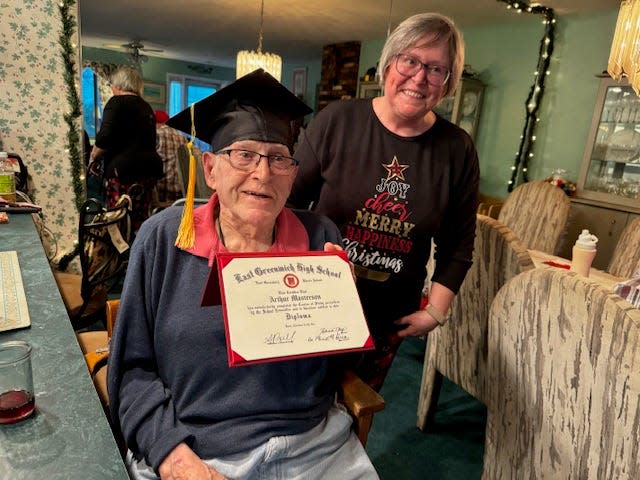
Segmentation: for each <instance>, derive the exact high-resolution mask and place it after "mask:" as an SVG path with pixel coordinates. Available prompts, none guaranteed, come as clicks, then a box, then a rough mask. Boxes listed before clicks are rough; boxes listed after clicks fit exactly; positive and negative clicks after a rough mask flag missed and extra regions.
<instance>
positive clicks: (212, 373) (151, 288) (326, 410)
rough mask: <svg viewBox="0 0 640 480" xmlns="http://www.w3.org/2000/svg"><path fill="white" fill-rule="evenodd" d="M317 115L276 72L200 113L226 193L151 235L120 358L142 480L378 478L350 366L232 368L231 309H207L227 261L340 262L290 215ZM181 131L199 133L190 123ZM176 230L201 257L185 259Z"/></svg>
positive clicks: (113, 363) (305, 216)
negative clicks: (351, 410)
mask: <svg viewBox="0 0 640 480" xmlns="http://www.w3.org/2000/svg"><path fill="white" fill-rule="evenodd" d="M309 112H310V109H309V107H307V106H306V105H305V104H304V103H303V102H301V101H300V100H298V99H297V98H296V97H295V96H294V95H293V94H292V93H290V92H289V91H288V90H287V89H286V88H285V87H284V86H282V85H281V84H280V83H278V81H277V80H275V79H274V78H273V77H271V76H270V75H269V74H267V73H265V72H264V71H263V70H256V71H255V72H253V73H251V74H249V75H246V76H244V77H241V78H240V79H238V80H236V81H235V82H234V83H232V84H230V85H228V86H227V87H225V88H223V89H221V90H219V91H218V92H216V93H214V94H213V95H211V96H209V97H207V98H206V99H204V100H201V101H200V102H198V103H196V104H195V105H194V106H193V114H194V128H195V130H196V136H198V137H199V138H200V139H202V140H205V141H208V142H210V144H211V151H209V152H206V153H204V155H203V157H202V164H203V167H204V173H205V177H206V180H207V184H208V185H209V186H210V187H211V188H212V189H215V191H216V193H214V194H213V195H212V196H211V198H210V199H209V203H208V204H206V205H202V206H200V207H198V208H196V209H195V210H194V211H193V215H192V216H191V215H189V213H183V209H182V208H181V207H175V206H174V207H169V208H167V209H165V210H162V211H161V212H160V213H157V214H156V215H153V216H152V217H151V218H149V219H148V220H147V221H146V222H145V223H144V224H143V225H142V228H141V229H140V231H139V233H138V236H137V237H136V241H135V242H134V243H133V246H132V250H131V256H130V260H129V266H128V269H127V275H126V278H125V282H124V288H123V292H122V296H121V302H120V308H119V311H118V319H117V321H116V325H115V329H114V333H113V339H112V341H111V345H110V356H109V369H108V391H109V398H110V402H109V403H110V409H111V418H112V420H113V423H114V425H115V428H116V429H118V430H119V431H121V433H122V436H123V438H124V441H125V443H126V445H127V446H128V448H129V452H128V454H127V465H128V468H129V472H130V475H131V477H132V478H135V479H142V478H145V479H155V478H158V477H160V478H162V479H163V480H164V479H211V478H214V479H219V478H229V479H245V478H246V479H255V478H268V479H288V480H289V479H300V480H302V479H305V480H313V479H318V480H320V479H330V478H340V479H343V480H348V479H353V480H355V479H361V480H366V479H377V478H378V476H377V474H376V473H375V470H374V468H373V466H372V464H371V462H370V460H369V458H368V457H367V455H366V453H365V451H364V449H363V447H362V445H361V444H360V442H359V440H358V438H357V436H356V435H355V433H354V432H353V430H352V429H351V417H350V416H349V414H348V413H347V412H345V411H344V410H343V409H341V408H340V407H339V406H338V405H337V404H336V403H335V397H336V391H337V388H338V383H339V381H340V380H341V378H342V375H341V373H342V370H341V367H342V366H343V365H344V359H342V358H341V356H340V355H333V356H325V357H322V356H321V357H314V358H302V359H297V360H285V361H280V362H275V363H265V364H255V365H249V366H242V367H235V368H230V367H229V365H228V363H227V345H226V337H225V328H224V319H223V315H222V307H221V305H213V306H201V305H200V300H199V299H200V298H201V295H200V294H201V291H202V290H203V289H204V287H205V282H206V281H207V278H208V277H209V276H210V275H214V276H216V275H217V272H216V271H215V267H214V269H213V270H212V268H211V267H210V266H211V265H212V262H213V261H214V258H215V255H216V253H218V252H227V251H231V252H287V251H292V252H300V251H307V250H326V251H331V250H336V249H340V247H339V246H337V245H335V244H336V243H339V242H340V234H339V232H338V229H337V227H336V226H335V225H334V224H333V223H332V222H331V221H330V220H329V219H328V218H326V217H322V216H320V215H317V214H315V213H313V212H308V211H300V212H296V213H294V212H293V211H291V210H289V209H286V208H284V205H285V202H286V200H287V197H288V195H289V192H290V190H291V185H292V183H293V179H294V178H295V176H296V173H297V170H298V167H297V165H298V162H296V160H295V159H293V158H292V157H291V146H292V145H293V142H294V138H293V135H292V130H291V120H294V119H296V118H298V117H301V116H303V115H305V114H307V113H309ZM168 123H169V125H171V126H173V127H175V128H177V129H179V130H181V131H184V132H190V131H191V113H190V109H188V110H186V111H183V112H181V113H179V114H178V115H176V116H174V117H173V118H172V119H171V120H170V121H169V122H168ZM193 180H194V179H190V181H193ZM184 212H189V209H188V208H187V207H185V209H184ZM181 216H183V218H182V221H184V222H185V223H181ZM191 217H192V218H191ZM190 221H192V222H193V223H191V222H190ZM179 224H180V228H179ZM177 230H180V233H181V234H182V233H185V232H189V231H190V232H193V233H194V238H195V240H194V241H193V243H192V242H190V241H187V239H186V238H184V237H182V236H181V235H179V237H178V245H179V246H174V242H175V239H176V231H177ZM187 237H188V235H187ZM207 290H209V289H207Z"/></svg>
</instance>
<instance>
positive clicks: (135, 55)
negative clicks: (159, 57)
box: [105, 40, 164, 63]
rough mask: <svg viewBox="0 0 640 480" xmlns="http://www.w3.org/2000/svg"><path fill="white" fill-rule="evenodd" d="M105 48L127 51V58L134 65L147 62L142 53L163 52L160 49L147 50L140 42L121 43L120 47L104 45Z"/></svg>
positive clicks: (147, 58)
mask: <svg viewBox="0 0 640 480" xmlns="http://www.w3.org/2000/svg"><path fill="white" fill-rule="evenodd" d="M105 47H111V48H122V49H125V50H126V51H127V53H128V54H129V57H130V58H131V59H132V60H133V61H134V62H136V63H144V62H146V61H147V60H149V57H147V56H146V55H145V54H144V52H163V51H164V50H162V49H160V48H147V47H145V46H144V44H143V43H142V42H141V41H140V40H133V41H131V42H129V43H123V44H121V45H117V44H106V45H105Z"/></svg>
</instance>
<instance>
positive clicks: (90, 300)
mask: <svg viewBox="0 0 640 480" xmlns="http://www.w3.org/2000/svg"><path fill="white" fill-rule="evenodd" d="M130 213H131V198H130V197H129V196H128V195H123V196H121V197H120V200H119V201H118V204H117V205H116V207H114V208H112V209H107V208H105V207H104V206H103V205H102V203H101V202H100V201H98V200H96V199H93V198H92V199H89V200H87V201H86V202H85V203H84V204H83V206H82V209H81V212H80V221H79V225H78V243H79V245H80V251H79V255H80V267H81V270H82V273H81V274H76V273H68V272H61V271H56V272H54V277H55V279H56V283H57V284H58V288H59V289H60V294H61V295H62V299H63V301H64V304H65V306H66V308H67V312H68V314H69V318H70V320H71V323H72V325H73V328H74V329H75V330H79V329H82V328H84V327H86V326H88V325H90V324H92V323H95V322H96V321H98V320H101V319H102V318H103V315H104V309H105V305H106V301H107V294H108V293H109V291H110V290H111V289H112V288H113V286H114V285H115V284H117V283H118V282H119V281H120V280H121V279H122V277H123V275H124V272H125V270H126V267H127V262H128V258H129V257H128V256H129V245H130V243H131V238H132V231H131V216H130Z"/></svg>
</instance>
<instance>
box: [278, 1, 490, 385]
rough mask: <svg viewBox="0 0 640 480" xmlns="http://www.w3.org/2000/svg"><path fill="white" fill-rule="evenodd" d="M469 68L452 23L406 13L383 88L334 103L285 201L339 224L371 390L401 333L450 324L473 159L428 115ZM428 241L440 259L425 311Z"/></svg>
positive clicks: (465, 258)
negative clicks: (366, 333) (365, 327)
mask: <svg viewBox="0 0 640 480" xmlns="http://www.w3.org/2000/svg"><path fill="white" fill-rule="evenodd" d="M463 65H464V44H463V40H462V35H461V33H460V32H459V31H458V29H457V28H456V26H455V25H454V23H453V21H452V20H451V19H449V18H448V17H445V16H443V15H439V14H436V13H423V14H418V15H414V16H412V17H410V18H408V19H406V20H405V21H403V22H402V23H401V24H400V25H399V26H398V27H397V28H396V29H395V30H394V32H393V33H392V34H391V35H390V36H389V37H388V38H387V41H386V42H385V45H384V47H383V50H382V53H381V56H380V61H379V66H380V70H379V73H380V77H381V83H382V86H383V88H384V93H383V95H382V96H381V97H378V98H373V99H355V100H342V101H336V102H333V103H330V104H329V105H328V106H327V107H325V108H324V109H323V110H322V111H321V112H320V113H319V114H318V115H317V116H316V117H315V119H314V120H313V121H312V122H311V124H310V125H309V127H308V128H307V129H306V130H305V131H304V133H303V135H302V138H301V141H300V143H299V146H298V148H297V149H296V151H295V158H296V159H297V160H298V161H300V171H299V172H298V175H297V177H296V180H295V182H294V185H293V188H292V191H291V196H290V198H289V204H290V205H291V206H293V207H299V208H307V207H308V206H309V205H310V204H311V203H312V209H313V210H314V211H315V212H318V213H321V214H324V215H327V216H328V217H329V218H331V219H332V220H333V221H334V222H336V224H337V225H338V227H339V228H340V230H341V233H342V236H343V238H344V243H343V246H344V248H345V250H346V251H347V253H348V255H349V259H350V260H351V261H352V262H353V263H354V264H355V271H356V275H357V277H358V279H357V286H358V291H359V293H360V298H361V301H362V303H363V308H364V311H365V315H366V316H367V320H368V322H369V328H370V329H371V331H372V334H373V337H374V343H375V345H376V350H375V352H373V353H371V354H369V353H367V354H365V355H364V356H363V357H362V358H360V359H359V363H358V367H357V369H356V373H357V374H358V375H359V376H360V377H361V378H362V379H363V380H365V381H366V382H368V383H369V384H370V385H371V386H372V387H373V388H375V389H379V388H380V387H381V386H382V383H383V380H384V378H385V376H386V374H387V372H388V369H389V367H390V365H391V361H392V359H393V358H394V355H395V353H396V351H397V349H398V347H399V345H400V342H401V340H402V338H404V337H407V336H422V335H425V334H426V333H428V332H429V331H431V330H432V329H434V328H436V327H437V326H438V325H439V324H441V323H444V321H445V320H446V318H447V316H446V315H447V311H448V310H449V306H450V304H451V301H452V299H453V297H454V295H455V294H456V293H457V291H458V289H459V287H460V285H461V283H462V281H463V279H464V277H465V275H466V272H467V270H468V269H469V267H470V266H471V258H472V252H473V242H474V235H475V218H476V217H475V215H476V208H477V197H478V182H479V166H478V157H477V154H476V150H475V147H474V145H473V142H472V140H471V138H470V137H469V135H467V134H466V133H465V132H464V131H463V130H462V129H460V128H458V127H457V126H455V125H453V124H452V123H450V122H448V121H447V120H445V119H444V118H442V117H440V116H439V115H437V114H436V113H435V112H434V111H433V109H434V107H436V105H438V103H439V102H440V101H441V100H442V98H444V97H445V96H447V95H451V94H453V92H454V91H455V89H456V87H457V85H458V82H459V80H460V77H461V75H462V70H463ZM432 238H433V239H435V243H436V245H437V250H436V253H435V259H436V266H435V272H434V274H433V277H432V279H431V282H432V286H431V290H430V292H429V296H428V299H429V305H428V306H427V309H426V310H421V309H420V303H421V294H422V290H423V287H424V284H425V275H426V271H425V266H426V264H427V261H428V259H429V255H430V252H431V240H432Z"/></svg>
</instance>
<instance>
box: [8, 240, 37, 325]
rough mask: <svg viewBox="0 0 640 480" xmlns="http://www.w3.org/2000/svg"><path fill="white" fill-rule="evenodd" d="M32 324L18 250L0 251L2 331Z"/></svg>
mask: <svg viewBox="0 0 640 480" xmlns="http://www.w3.org/2000/svg"><path fill="white" fill-rule="evenodd" d="M29 325H31V319H30V318H29V310H28V308H27V298H26V297H25V295H24V286H23V285H22V273H21V272H20V265H19V264H18V252H16V251H15V250H10V251H8V252H0V332H3V331H5V330H13V329H16V328H24V327H28V326H29Z"/></svg>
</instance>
